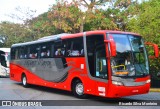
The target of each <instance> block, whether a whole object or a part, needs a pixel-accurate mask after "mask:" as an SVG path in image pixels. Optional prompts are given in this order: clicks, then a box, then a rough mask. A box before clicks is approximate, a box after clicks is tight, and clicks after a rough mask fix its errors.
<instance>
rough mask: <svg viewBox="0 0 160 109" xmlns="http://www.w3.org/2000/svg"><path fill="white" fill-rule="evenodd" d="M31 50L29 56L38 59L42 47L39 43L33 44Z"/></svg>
mask: <svg viewBox="0 0 160 109" xmlns="http://www.w3.org/2000/svg"><path fill="white" fill-rule="evenodd" d="M29 48H30V50H29V58H30V59H36V58H38V56H39V51H40V47H39V46H37V45H31V46H30V47H29Z"/></svg>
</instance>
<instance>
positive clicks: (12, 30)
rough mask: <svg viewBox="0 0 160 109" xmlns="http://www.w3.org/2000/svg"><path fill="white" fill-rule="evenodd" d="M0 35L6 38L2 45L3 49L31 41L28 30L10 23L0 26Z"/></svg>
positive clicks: (3, 23)
mask: <svg viewBox="0 0 160 109" xmlns="http://www.w3.org/2000/svg"><path fill="white" fill-rule="evenodd" d="M0 35H1V36H4V37H5V38H6V42H5V43H4V45H3V46H5V47H10V46H11V45H12V44H14V43H17V42H24V41H30V40H32V38H31V35H30V29H29V28H25V27H24V26H23V25H21V24H14V23H10V22H2V23H1V24H0Z"/></svg>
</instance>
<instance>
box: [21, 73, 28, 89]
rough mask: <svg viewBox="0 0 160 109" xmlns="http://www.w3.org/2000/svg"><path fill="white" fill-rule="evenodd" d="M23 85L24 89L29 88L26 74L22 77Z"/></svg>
mask: <svg viewBox="0 0 160 109" xmlns="http://www.w3.org/2000/svg"><path fill="white" fill-rule="evenodd" d="M22 85H23V87H25V88H27V87H28V83H27V77H26V75H25V74H23V75H22Z"/></svg>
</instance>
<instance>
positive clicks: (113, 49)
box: [104, 36, 116, 57]
mask: <svg viewBox="0 0 160 109" xmlns="http://www.w3.org/2000/svg"><path fill="white" fill-rule="evenodd" d="M104 42H105V43H106V46H107V44H109V45H110V46H109V47H110V56H112V57H115V56H116V43H115V42H114V40H113V37H112V36H109V40H104ZM106 48H107V47H106Z"/></svg>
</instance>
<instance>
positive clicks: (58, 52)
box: [54, 42, 65, 57]
mask: <svg viewBox="0 0 160 109" xmlns="http://www.w3.org/2000/svg"><path fill="white" fill-rule="evenodd" d="M54 56H56V57H59V56H60V57H61V56H65V44H64V43H62V42H55V44H54Z"/></svg>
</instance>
